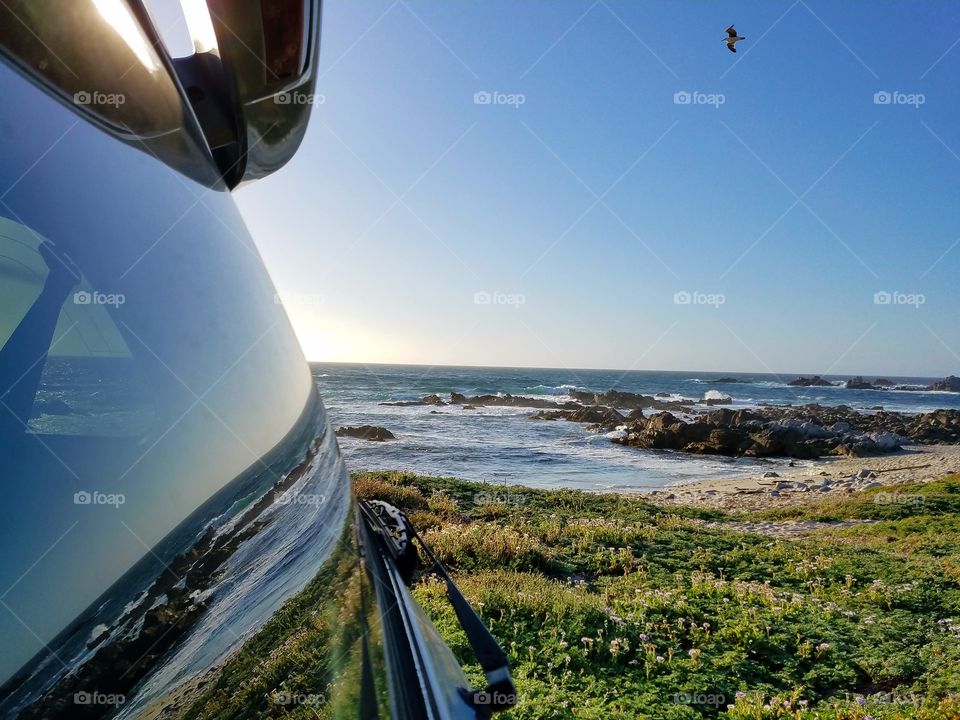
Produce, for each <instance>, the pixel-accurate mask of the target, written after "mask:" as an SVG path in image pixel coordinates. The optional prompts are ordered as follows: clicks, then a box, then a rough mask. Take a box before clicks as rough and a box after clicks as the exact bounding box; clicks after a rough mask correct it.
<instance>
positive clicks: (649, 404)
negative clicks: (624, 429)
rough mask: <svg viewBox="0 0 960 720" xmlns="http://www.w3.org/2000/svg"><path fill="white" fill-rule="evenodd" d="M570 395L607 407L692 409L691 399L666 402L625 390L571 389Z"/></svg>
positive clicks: (626, 408)
mask: <svg viewBox="0 0 960 720" xmlns="http://www.w3.org/2000/svg"><path fill="white" fill-rule="evenodd" d="M570 397H572V398H573V399H574V400H576V401H577V402H581V403H583V404H584V405H604V406H606V407H611V408H620V409H623V410H643V409H644V408H654V409H656V410H681V411H686V410H690V409H691V403H690V402H689V401H686V402H684V401H682V400H669V401H666V402H664V401H663V400H660V399H658V398H655V397H651V396H650V395H640V394H638V393H632V392H623V391H621V390H607V391H606V392H604V393H593V392H584V391H582V390H571V391H570Z"/></svg>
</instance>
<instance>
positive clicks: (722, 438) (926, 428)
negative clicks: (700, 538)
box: [613, 405, 960, 459]
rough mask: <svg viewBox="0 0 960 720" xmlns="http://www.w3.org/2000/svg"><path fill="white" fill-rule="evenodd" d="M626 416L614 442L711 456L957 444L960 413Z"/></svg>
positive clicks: (799, 410) (808, 408) (780, 410)
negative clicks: (688, 417) (624, 426)
mask: <svg viewBox="0 0 960 720" xmlns="http://www.w3.org/2000/svg"><path fill="white" fill-rule="evenodd" d="M627 420H628V426H627V429H626V433H625V434H624V435H623V437H620V438H615V439H614V440H613V441H614V442H618V443H620V444H623V445H630V446H632V447H643V448H660V449H668V450H681V451H683V452H692V453H700V454H709V455H729V456H738V455H746V456H753V457H770V456H781V457H795V458H802V459H811V458H816V457H820V456H824V455H851V456H854V457H866V456H869V455H876V454H880V453H887V452H894V451H896V450H898V449H900V447H901V446H902V445H904V444H906V443H910V442H913V443H920V444H933V443H951V444H957V443H960V410H936V411H934V412H930V413H923V414H921V415H913V416H911V415H904V414H902V413H892V412H878V413H876V414H872V415H868V414H864V413H859V412H856V411H855V410H852V409H851V408H849V407H846V406H844V405H840V406H837V407H824V406H821V405H802V406H799V407H765V408H758V409H755V410H746V409H742V410H731V409H726V408H725V409H722V410H714V411H711V412H709V413H706V414H705V415H701V416H700V417H697V418H696V419H694V420H691V421H685V420H681V419H679V418H677V417H675V416H674V415H672V414H671V413H658V414H656V415H654V416H652V417H650V418H644V417H643V416H642V414H638V415H634V414H631V415H630V416H629V417H628V418H627Z"/></svg>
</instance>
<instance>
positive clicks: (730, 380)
mask: <svg viewBox="0 0 960 720" xmlns="http://www.w3.org/2000/svg"><path fill="white" fill-rule="evenodd" d="M707 382H708V383H710V384H711V385H732V384H734V383H739V384H743V385H747V384H749V383H752V382H753V380H741V379H740V378H735V377H719V378H714V379H713V380H707Z"/></svg>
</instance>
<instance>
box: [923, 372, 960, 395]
mask: <svg viewBox="0 0 960 720" xmlns="http://www.w3.org/2000/svg"><path fill="white" fill-rule="evenodd" d="M929 389H930V390H940V391H945V392H955V393H960V377H957V376H956V375H948V376H947V377H945V378H944V379H943V380H940V381H938V382H935V383H934V384H933V385H931V386H930V387H929Z"/></svg>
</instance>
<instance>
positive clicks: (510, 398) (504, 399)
mask: <svg viewBox="0 0 960 720" xmlns="http://www.w3.org/2000/svg"><path fill="white" fill-rule="evenodd" d="M428 397H430V396H428ZM433 397H436V396H433ZM424 399H426V398H424ZM438 399H439V398H438ZM450 404H451V405H463V406H464V409H465V410H466V409H470V410H473V409H475V408H477V407H481V406H492V407H529V408H551V409H555V410H576V409H577V408H579V407H580V405H579V404H577V403H575V402H564V403H559V402H556V401H554V400H544V399H543V398H529V397H522V396H516V395H510V394H509V393H505V394H503V395H475V396H473V397H469V396H467V395H463V394H462V393H458V392H452V393H450ZM468 406H469V407H468Z"/></svg>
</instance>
